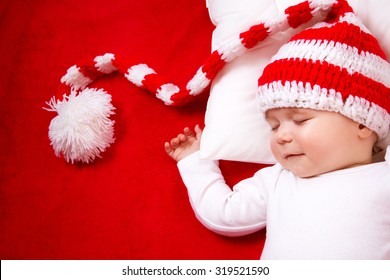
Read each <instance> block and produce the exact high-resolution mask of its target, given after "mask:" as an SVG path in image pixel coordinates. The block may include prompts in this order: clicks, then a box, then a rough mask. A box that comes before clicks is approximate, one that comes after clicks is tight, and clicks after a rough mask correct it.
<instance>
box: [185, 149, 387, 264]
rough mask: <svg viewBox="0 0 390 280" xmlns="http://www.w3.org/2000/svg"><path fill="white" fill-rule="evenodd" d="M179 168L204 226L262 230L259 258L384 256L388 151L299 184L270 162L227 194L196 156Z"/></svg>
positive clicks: (212, 167)
mask: <svg viewBox="0 0 390 280" xmlns="http://www.w3.org/2000/svg"><path fill="white" fill-rule="evenodd" d="M178 167H179V171H180V174H181V176H182V179H183V181H184V183H185V185H186V187H187V189H188V194H189V197H190V201H191V205H192V208H193V209H194V211H195V214H196V216H197V217H198V219H199V220H200V221H201V222H202V223H203V224H204V225H205V226H206V227H207V228H209V229H210V230H212V231H214V232H216V233H219V234H223V235H227V236H239V235H245V234H249V233H252V232H254V231H257V230H260V229H262V228H264V227H266V228H267V237H266V242H265V246H264V249H263V253H262V256H261V258H262V259H301V260H305V259H306V260H307V259H390V147H388V148H387V153H386V160H385V161H384V162H379V163H372V164H368V165H363V166H358V167H353V168H348V169H343V170H338V171H333V172H329V173H326V174H323V175H320V176H316V177H312V178H306V179H305V178H299V177H297V176H295V175H294V174H293V173H292V172H290V171H288V170H286V169H284V168H283V167H282V166H281V165H280V164H276V165H274V166H272V167H267V168H263V169H261V170H260V171H258V172H257V173H256V174H255V175H254V176H253V177H252V178H249V179H246V180H243V181H241V182H240V183H238V184H237V185H235V186H234V187H233V191H232V190H231V188H230V187H229V186H227V185H226V183H225V181H224V178H223V176H222V174H221V171H220V169H219V167H218V163H217V162H215V161H210V160H200V159H199V154H198V153H194V154H192V155H190V156H188V157H186V158H184V159H183V160H181V161H179V162H178Z"/></svg>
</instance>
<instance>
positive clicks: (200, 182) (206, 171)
mask: <svg viewBox="0 0 390 280" xmlns="http://www.w3.org/2000/svg"><path fill="white" fill-rule="evenodd" d="M201 135H202V130H201V129H200V128H199V126H195V129H194V131H192V130H190V129H189V128H185V129H184V131H183V133H182V134H179V135H178V136H177V137H175V138H173V139H172V140H171V141H170V142H166V143H165V145H164V147H165V151H166V152H167V154H168V155H169V156H170V157H172V158H173V159H174V160H176V161H178V163H177V166H178V168H179V171H180V175H181V177H182V179H183V182H184V184H185V185H186V187H187V190H188V195H189V198H190V202H191V205H192V208H193V209H194V211H195V213H196V216H197V218H198V219H199V221H200V222H201V223H202V224H203V225H205V226H206V227H207V228H209V229H210V230H212V231H214V232H216V233H219V234H223V235H227V236H239V235H245V234H249V233H252V232H254V231H257V230H259V229H261V228H263V227H264V226H265V215H266V211H265V199H264V196H265V190H264V188H263V187H262V184H260V185H259V184H258V183H257V180H256V179H255V178H250V179H247V180H244V181H242V182H240V183H239V184H237V185H236V186H234V187H233V191H232V189H231V188H230V187H229V186H228V185H227V184H226V182H225V180H224V178H223V175H222V173H221V170H220V169H219V167H218V162H217V161H213V160H207V159H200V158H199V155H197V153H198V151H199V148H200V138H201ZM190 155H191V156H190Z"/></svg>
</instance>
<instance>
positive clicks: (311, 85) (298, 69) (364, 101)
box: [258, 1, 390, 139]
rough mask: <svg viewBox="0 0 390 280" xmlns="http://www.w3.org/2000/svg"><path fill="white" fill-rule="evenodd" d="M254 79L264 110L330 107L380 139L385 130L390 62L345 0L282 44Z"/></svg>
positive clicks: (389, 123) (389, 101)
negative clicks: (257, 77) (318, 20)
mask: <svg viewBox="0 0 390 280" xmlns="http://www.w3.org/2000/svg"><path fill="white" fill-rule="evenodd" d="M305 11H307V9H305ZM258 84H259V94H258V100H259V106H260V109H261V111H263V112H265V111H267V110H269V109H273V108H285V107H298V108H311V109H317V110H326V111H334V112H338V113H341V114H343V115H345V116H346V117H348V118H350V119H352V120H354V121H356V122H358V123H360V124H363V125H365V126H367V127H368V128H370V129H372V130H373V131H375V132H376V133H377V134H378V136H379V138H380V139H382V138H384V137H386V135H387V134H388V133H389V126H390V115H389V112H390V64H389V63H388V62H387V61H386V57H385V54H384V52H383V51H382V49H381V48H380V46H379V44H378V41H377V40H376V39H375V38H374V37H373V36H372V35H371V34H370V32H369V31H368V30H367V28H366V27H365V26H364V25H363V23H362V22H361V21H360V19H359V18H358V17H357V16H356V15H355V14H354V13H353V10H352V8H351V7H350V6H349V5H348V3H347V2H346V1H338V4H337V5H335V6H334V7H333V8H332V10H331V12H330V13H329V14H328V17H327V19H326V20H325V21H324V22H321V23H317V24H315V25H314V26H312V27H310V28H308V29H306V30H304V31H302V32H300V33H299V34H297V35H295V36H293V37H292V38H291V40H290V41H289V42H288V43H287V44H285V45H284V46H282V47H281V48H280V50H279V51H278V53H277V54H276V55H275V56H274V57H273V58H272V61H271V63H270V64H269V65H268V66H267V67H266V68H265V69H264V71H263V74H262V76H261V77H260V78H259V81H258Z"/></svg>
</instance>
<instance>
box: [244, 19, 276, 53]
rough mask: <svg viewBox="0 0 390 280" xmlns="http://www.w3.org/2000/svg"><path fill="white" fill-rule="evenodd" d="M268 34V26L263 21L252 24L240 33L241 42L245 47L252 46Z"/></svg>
mask: <svg viewBox="0 0 390 280" xmlns="http://www.w3.org/2000/svg"><path fill="white" fill-rule="evenodd" d="M268 34H269V28H268V27H265V25H264V23H261V24H258V25H254V26H252V27H251V28H250V29H249V30H248V31H245V32H242V33H241V34H240V39H241V42H242V44H243V45H244V46H245V47H246V48H247V49H250V48H253V47H254V46H255V45H256V44H257V43H258V42H261V41H264V40H265V39H266V38H267V37H268Z"/></svg>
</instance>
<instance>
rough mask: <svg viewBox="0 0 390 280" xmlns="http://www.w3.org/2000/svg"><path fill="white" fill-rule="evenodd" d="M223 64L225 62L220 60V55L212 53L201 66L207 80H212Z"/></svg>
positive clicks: (216, 52)
mask: <svg viewBox="0 0 390 280" xmlns="http://www.w3.org/2000/svg"><path fill="white" fill-rule="evenodd" d="M225 63H226V62H225V61H224V60H223V59H222V54H219V53H218V51H213V52H212V54H211V55H210V56H209V58H208V59H207V61H206V62H205V64H204V65H203V66H202V71H203V72H204V73H205V74H206V77H207V78H208V79H209V80H213V79H214V78H215V76H216V75H217V74H218V72H219V71H220V70H221V69H222V68H223V66H224V65H225Z"/></svg>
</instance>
